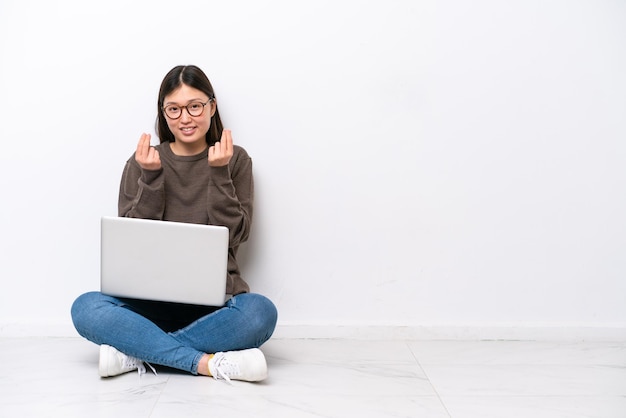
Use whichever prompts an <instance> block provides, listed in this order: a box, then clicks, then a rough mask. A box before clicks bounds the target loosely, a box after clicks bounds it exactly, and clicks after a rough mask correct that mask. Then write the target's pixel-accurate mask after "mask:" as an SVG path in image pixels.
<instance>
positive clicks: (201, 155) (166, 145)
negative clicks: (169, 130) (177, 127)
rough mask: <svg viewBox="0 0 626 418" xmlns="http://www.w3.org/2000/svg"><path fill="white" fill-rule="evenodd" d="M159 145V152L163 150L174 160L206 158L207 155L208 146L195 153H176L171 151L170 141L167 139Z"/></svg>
mask: <svg viewBox="0 0 626 418" xmlns="http://www.w3.org/2000/svg"><path fill="white" fill-rule="evenodd" d="M160 145H161V146H160V147H159V152H164V153H165V154H167V156H168V157H170V158H171V159H172V160H176V161H198V160H202V159H207V158H208V156H209V147H206V148H205V149H204V150H203V151H202V152H200V153H199V154H195V155H176V154H174V151H172V147H171V142H169V141H168V142H165V143H163V144H160Z"/></svg>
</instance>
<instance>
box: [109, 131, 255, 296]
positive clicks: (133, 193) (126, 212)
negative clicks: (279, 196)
mask: <svg viewBox="0 0 626 418" xmlns="http://www.w3.org/2000/svg"><path fill="white" fill-rule="evenodd" d="M156 149H157V150H158V151H159V156H160V159H161V167H162V168H161V170H155V171H150V170H143V169H141V167H139V165H138V164H137V161H135V155H134V154H133V155H132V156H131V157H130V159H129V160H128V161H127V162H126V166H125V167H124V173H123V174H122V181H121V184H120V194H119V203H118V212H119V216H123V217H130V218H143V219H159V220H165V221H176V222H188V223H196V224H205V225H223V226H226V227H228V229H229V230H230V243H229V249H228V283H227V285H226V293H227V294H232V295H236V294H239V293H245V292H249V291H250V288H249V287H248V284H247V283H246V282H245V281H244V280H243V279H242V277H241V274H240V271H239V267H238V265H237V259H236V256H237V249H238V248H239V245H240V244H241V243H243V242H245V241H246V240H247V239H248V235H249V233H250V223H251V220H252V206H253V197H254V182H253V178H252V160H251V159H250V157H249V156H248V153H247V152H246V151H245V150H244V149H243V148H242V147H240V146H237V145H235V146H234V154H233V157H232V159H231V160H230V163H229V164H228V166H224V167H211V166H209V163H208V149H207V150H204V151H203V152H202V153H200V154H198V155H193V156H178V155H175V154H174V153H173V152H172V150H171V148H170V144H169V142H166V143H163V144H159V145H157V146H156ZM154 250H155V251H165V252H167V251H177V250H178V249H177V248H176V244H175V243H172V247H171V248H167V249H160V248H155V249H154Z"/></svg>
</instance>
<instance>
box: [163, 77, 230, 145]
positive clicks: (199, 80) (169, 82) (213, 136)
mask: <svg viewBox="0 0 626 418" xmlns="http://www.w3.org/2000/svg"><path fill="white" fill-rule="evenodd" d="M183 84H185V85H187V86H189V87H193V88H194V89H197V90H200V91H202V92H203V93H204V94H206V95H207V96H209V99H210V100H211V101H213V100H215V92H214V91H213V86H212V85H211V82H210V81H209V79H208V77H207V76H206V74H204V72H203V71H202V70H201V69H200V68H198V67H196V66H195V65H179V66H177V67H174V68H172V69H171V70H170V72H169V73H167V75H166V76H165V78H164V79H163V81H162V82H161V88H160V89H159V100H158V103H157V120H156V131H157V135H158V136H159V140H160V141H161V143H164V142H167V141H169V142H174V141H176V138H174V134H173V133H172V131H170V128H169V126H167V120H166V119H165V115H164V114H163V101H164V100H165V96H167V95H169V94H171V93H172V92H173V91H174V90H176V89H177V88H179V87H180V86H182V85H183ZM223 130H224V126H223V125H222V120H221V119H220V112H219V111H218V110H217V103H215V113H214V114H213V116H212V117H211V127H210V128H209V131H208V132H207V134H206V143H207V144H208V145H209V146H211V145H213V144H215V143H216V142H218V141H219V140H220V138H221V137H222V131H223Z"/></svg>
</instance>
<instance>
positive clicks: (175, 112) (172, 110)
mask: <svg viewBox="0 0 626 418" xmlns="http://www.w3.org/2000/svg"><path fill="white" fill-rule="evenodd" d="M180 112H181V109H180V107H178V106H167V107H166V108H165V114H166V115H167V116H169V117H170V118H172V119H176V118H177V117H179V116H180Z"/></svg>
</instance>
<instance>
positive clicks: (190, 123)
mask: <svg viewBox="0 0 626 418" xmlns="http://www.w3.org/2000/svg"><path fill="white" fill-rule="evenodd" d="M157 112H158V113H157V114H158V116H157V134H158V136H159V139H160V144H159V145H157V146H154V147H153V146H151V145H150V135H148V134H143V135H141V138H140V139H139V143H138V144H137V150H136V152H135V153H134V155H133V156H132V157H131V158H130V159H129V160H128V161H127V163H126V166H125V168H124V172H123V175H122V181H121V185H120V192H119V216H125V217H133V218H144V219H159V220H164V221H177V222H188V223H197V224H211V225H223V226H227V227H228V228H229V231H230V241H229V250H228V282H227V289H226V293H227V294H229V295H233V296H232V298H230V299H229V300H228V301H227V302H226V304H225V306H223V307H202V306H195V305H183V304H176V303H163V302H154V301H146V300H136V299H122V298H115V297H111V296H107V295H104V294H102V293H100V292H89V293H86V294H84V295H81V296H80V297H78V298H77V299H76V301H75V302H74V304H73V305H72V320H73V322H74V326H75V328H76V330H77V331H78V333H79V334H80V335H82V336H83V337H85V338H87V339H88V340H90V341H92V342H94V343H96V344H99V345H100V364H99V372H100V375H101V376H103V377H107V376H115V375H118V374H122V373H126V372H129V371H132V370H139V373H143V372H145V367H144V365H143V363H144V362H147V363H148V364H150V363H154V364H159V365H163V366H168V367H173V368H176V369H180V370H185V371H188V372H190V373H192V374H196V375H205V376H213V377H215V378H216V379H226V380H230V379H239V380H246V381H259V380H263V379H265V378H266V376H267V365H266V362H265V358H264V356H263V353H262V352H261V351H260V350H259V349H258V347H260V346H261V345H262V344H263V343H264V342H265V341H267V340H268V339H269V338H270V336H271V335H272V333H273V332H274V327H275V325H276V320H277V312H276V308H275V306H274V305H273V304H272V302H271V301H270V300H269V299H267V298H266V297H264V296H261V295H259V294H254V293H250V292H249V287H248V285H247V284H246V282H245V281H244V280H243V279H242V277H241V274H240V271H239V268H238V266H237V259H236V255H237V249H238V248H239V245H240V244H241V243H243V242H244V241H246V239H247V238H248V234H249V232H250V222H251V219H252V207H253V202H252V201H253V191H254V189H253V179H252V161H251V159H250V157H249V156H248V154H247V153H246V151H245V150H244V149H243V148H242V147H240V146H237V145H233V139H232V135H231V132H230V131H229V130H225V129H223V126H222V122H221V120H220V116H219V112H218V109H217V101H216V98H215V94H214V91H213V87H212V86H211V83H210V82H209V79H208V78H207V77H206V75H205V74H204V72H202V70H200V69H199V68H198V67H195V66H178V67H175V68H173V69H172V70H171V71H170V72H169V73H168V74H167V75H166V76H165V78H164V79H163V82H162V83H161V88H160V91H159V98H158V104H157ZM154 250H155V251H163V255H164V257H166V256H167V253H168V252H171V251H172V252H173V251H185V245H184V243H172V246H171V247H170V248H160V249H156V248H155V249H154ZM172 280H176V278H175V277H173V278H172Z"/></svg>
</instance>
